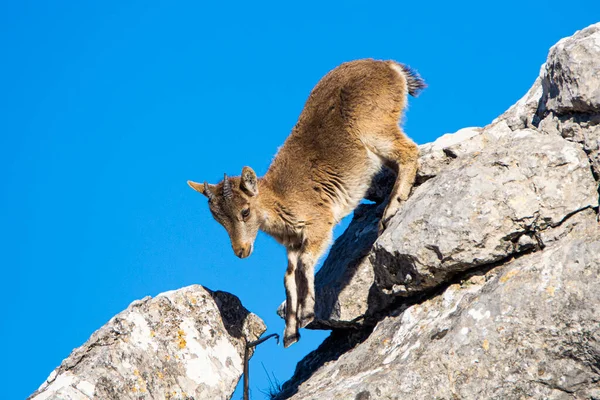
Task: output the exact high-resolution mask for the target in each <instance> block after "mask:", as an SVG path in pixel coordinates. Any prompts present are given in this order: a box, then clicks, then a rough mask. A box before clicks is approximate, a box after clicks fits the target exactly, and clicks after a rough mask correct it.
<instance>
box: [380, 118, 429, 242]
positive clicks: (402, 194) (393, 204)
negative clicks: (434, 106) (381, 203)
mask: <svg viewBox="0 0 600 400" xmlns="http://www.w3.org/2000/svg"><path fill="white" fill-rule="evenodd" d="M386 133H387V135H386V136H388V137H382V138H381V139H380V140H381V141H384V140H385V145H382V146H378V147H377V148H376V149H375V152H376V153H377V154H378V155H379V156H380V157H382V158H383V159H384V160H386V165H388V166H389V167H391V168H392V169H393V170H394V171H395V172H396V182H395V183H394V187H393V189H392V192H391V193H390V197H389V199H388V204H387V206H386V208H385V211H384V212H383V216H382V217H381V221H380V222H379V233H381V232H382V231H383V230H384V229H385V228H386V226H387V224H388V222H389V220H390V219H391V218H392V217H393V216H394V215H395V214H396V213H397V212H398V209H399V208H400V206H401V205H402V203H403V202H405V201H406V200H407V199H408V196H409V195H410V190H411V188H412V186H413V184H414V183H415V177H416V175H417V168H418V159H419V148H418V147H417V145H416V144H415V143H414V142H413V141H412V140H410V139H409V138H408V137H407V136H406V135H405V134H404V133H403V132H402V130H400V128H399V127H398V126H393V127H390V128H389V130H388V131H387V132H386ZM386 139H387V140H386Z"/></svg>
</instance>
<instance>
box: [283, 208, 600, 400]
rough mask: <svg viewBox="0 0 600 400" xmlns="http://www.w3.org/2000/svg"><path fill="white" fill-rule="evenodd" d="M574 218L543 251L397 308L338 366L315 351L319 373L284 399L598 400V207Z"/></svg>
mask: <svg viewBox="0 0 600 400" xmlns="http://www.w3.org/2000/svg"><path fill="white" fill-rule="evenodd" d="M568 220H569V221H570V222H569V223H570V225H571V228H570V230H569V231H568V233H566V236H563V237H562V238H561V239H560V240H558V241H554V242H553V243H552V244H551V245H549V246H548V247H547V248H545V249H544V250H543V251H538V252H534V253H529V254H526V255H523V256H521V257H518V258H512V259H510V260H507V261H506V262H505V263H503V264H502V265H501V266H499V267H496V268H490V269H487V270H480V271H478V272H477V273H474V274H472V275H470V276H465V277H463V279H461V280H457V281H453V282H448V283H447V284H446V286H445V287H444V288H443V290H440V291H439V292H438V293H436V294H435V295H432V296H431V297H429V298H428V299H427V300H425V301H422V302H419V303H418V304H414V305H409V306H404V307H401V308H399V309H397V310H395V311H393V312H392V313H391V314H390V315H389V316H388V317H387V318H385V319H383V320H382V321H381V322H380V323H379V324H378V325H377V326H376V327H375V329H374V331H373V332H372V333H371V334H370V336H368V338H367V339H366V340H364V341H363V342H362V343H359V344H358V345H356V346H355V347H354V348H353V349H352V350H350V351H348V352H346V353H345V354H343V355H341V356H339V358H338V359H337V360H335V357H329V358H328V360H327V362H321V363H319V362H316V361H315V360H316V359H317V358H318V355H317V354H312V355H311V356H310V358H311V359H312V360H313V363H315V364H316V365H319V368H318V369H316V371H313V373H312V376H310V378H309V379H308V380H306V381H305V382H303V383H302V380H296V381H294V380H292V381H290V382H287V383H286V384H285V385H284V390H283V391H282V393H281V398H288V397H290V396H291V398H292V399H419V400H421V399H520V398H527V399H594V398H598V396H600V390H599V388H600V307H599V306H598V305H599V304H600V291H598V287H600V258H599V257H598V254H600V229H599V228H598V223H597V221H596V214H595V212H594V211H592V210H589V209H587V210H584V211H581V212H579V213H577V214H575V215H573V216H571V217H570V218H569V219H568ZM551 230H552V229H551ZM562 234H565V232H562ZM337 335H338V337H341V335H340V334H339V333H337ZM340 341H341V339H336V340H333V341H331V342H329V343H328V346H329V347H330V348H335V347H337V346H340V343H338V342H340ZM342 346H343V343H342ZM320 352H321V353H326V352H327V349H320ZM309 375H310V374H309Z"/></svg>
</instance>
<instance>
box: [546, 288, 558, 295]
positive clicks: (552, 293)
mask: <svg viewBox="0 0 600 400" xmlns="http://www.w3.org/2000/svg"><path fill="white" fill-rule="evenodd" d="M554 292H556V288H555V287H554V286H548V287H547V288H546V293H548V296H550V297H554Z"/></svg>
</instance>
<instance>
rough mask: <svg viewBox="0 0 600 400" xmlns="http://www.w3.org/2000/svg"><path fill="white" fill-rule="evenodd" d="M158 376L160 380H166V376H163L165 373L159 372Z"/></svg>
mask: <svg viewBox="0 0 600 400" xmlns="http://www.w3.org/2000/svg"><path fill="white" fill-rule="evenodd" d="M156 376H158V379H164V377H165V376H164V375H163V373H162V372H160V371H158V372H157V373H156Z"/></svg>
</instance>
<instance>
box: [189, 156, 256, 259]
mask: <svg viewBox="0 0 600 400" xmlns="http://www.w3.org/2000/svg"><path fill="white" fill-rule="evenodd" d="M188 185H190V187H191V188H192V189H194V190H196V191H198V192H200V193H202V194H203V195H205V196H206V197H207V198H208V206H209V208H210V212H211V213H212V215H213V217H214V218H215V219H216V220H217V222H219V223H220V224H221V225H223V227H224V228H225V230H227V233H228V234H229V239H230V240H231V247H232V248H233V252H234V253H235V255H237V256H238V257H240V258H246V257H248V256H249V255H250V254H251V253H252V248H253V246H254V240H255V239H256V234H257V233H258V228H259V226H260V212H259V210H258V179H257V178H256V174H255V173H254V171H253V170H252V168H250V167H244V168H243V169H242V176H240V177H234V178H228V177H227V175H225V178H224V179H223V181H221V182H219V183H218V184H216V185H209V184H208V183H206V182H204V184H200V183H196V182H192V181H188Z"/></svg>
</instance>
